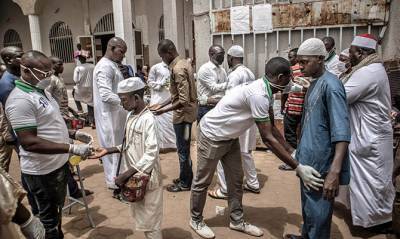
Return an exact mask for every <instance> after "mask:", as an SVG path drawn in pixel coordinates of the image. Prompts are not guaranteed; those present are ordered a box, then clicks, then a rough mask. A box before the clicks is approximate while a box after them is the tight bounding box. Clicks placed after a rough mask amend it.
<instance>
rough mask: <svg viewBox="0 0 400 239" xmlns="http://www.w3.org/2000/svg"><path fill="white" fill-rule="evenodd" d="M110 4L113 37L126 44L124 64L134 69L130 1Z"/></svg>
mask: <svg viewBox="0 0 400 239" xmlns="http://www.w3.org/2000/svg"><path fill="white" fill-rule="evenodd" d="M112 3H113V13H114V31H115V36H116V37H120V38H122V39H124V41H125V42H126V46H127V51H126V54H125V62H126V64H129V65H132V66H133V67H134V69H136V61H135V55H136V51H135V38H134V35H133V29H132V7H131V0H113V1H112Z"/></svg>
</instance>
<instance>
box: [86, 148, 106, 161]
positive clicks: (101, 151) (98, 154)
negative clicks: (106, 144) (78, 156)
mask: <svg viewBox="0 0 400 239" xmlns="http://www.w3.org/2000/svg"><path fill="white" fill-rule="evenodd" d="M106 154H108V151H107V149H105V148H97V149H95V150H94V153H93V154H92V155H90V156H89V157H88V158H89V159H98V158H101V157H103V156H104V155H106Z"/></svg>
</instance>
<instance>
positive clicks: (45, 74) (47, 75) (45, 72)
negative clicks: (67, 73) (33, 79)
mask: <svg viewBox="0 0 400 239" xmlns="http://www.w3.org/2000/svg"><path fill="white" fill-rule="evenodd" d="M21 67H22V68H23V69H28V70H29V71H30V72H31V73H32V74H33V75H35V74H34V73H33V72H32V70H31V69H33V70H35V71H37V72H39V73H40V74H42V75H43V78H47V77H50V76H52V75H53V74H54V72H53V71H52V70H50V71H42V70H39V69H37V68H34V67H32V68H30V67H27V66H24V65H22V64H21Z"/></svg>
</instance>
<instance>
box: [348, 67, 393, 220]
mask: <svg viewBox="0 0 400 239" xmlns="http://www.w3.org/2000/svg"><path fill="white" fill-rule="evenodd" d="M344 87H345V89H346V95H347V102H348V104H349V111H350V127H351V143H350V146H349V155H350V166H351V167H350V169H351V171H350V175H351V180H350V201H351V214H352V218H353V224H354V225H357V226H363V227H370V226H374V225H378V224H381V223H385V222H389V221H390V220H391V219H392V206H393V200H394V197H395V190H394V187H393V184H392V171H393V132H392V125H391V119H390V110H391V102H390V87H389V81H388V77H387V74H386V71H385V68H384V67H383V65H382V64H381V63H374V64H370V65H368V66H365V67H362V68H360V69H359V70H358V71H356V72H354V73H353V75H352V76H351V77H350V79H349V80H348V81H347V82H346V84H345V85H344Z"/></svg>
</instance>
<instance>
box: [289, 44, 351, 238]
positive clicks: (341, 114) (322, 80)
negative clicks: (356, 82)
mask: <svg viewBox="0 0 400 239" xmlns="http://www.w3.org/2000/svg"><path fill="white" fill-rule="evenodd" d="M297 54H298V62H299V64H300V70H301V72H302V73H303V75H304V76H305V77H311V79H310V81H311V84H310V87H309V88H308V90H307V94H306V98H305V102H304V111H303V119H302V131H301V136H300V142H299V145H298V147H297V151H296V153H295V158H296V159H297V160H298V162H299V163H300V164H304V165H308V166H310V167H313V168H315V169H316V170H317V171H318V173H319V174H320V175H321V176H322V178H324V184H323V189H322V190H321V189H319V188H316V187H309V186H307V185H306V184H301V186H300V187H301V203H302V214H303V221H304V222H303V228H302V236H295V235H291V234H288V235H285V237H284V238H286V239H297V238H298V239H300V238H307V239H319V238H324V239H329V238H330V228H331V222H332V211H333V202H334V198H335V196H337V193H338V189H339V184H342V185H346V184H348V183H349V180H350V175H349V170H350V169H349V162H348V157H347V148H348V144H349V141H350V125H349V117H348V110H347V103H346V93H345V90H344V87H343V84H342V83H341V82H340V81H339V79H338V78H337V76H335V75H334V74H332V73H331V72H329V71H327V70H326V69H325V67H324V58H325V55H326V54H327V53H326V50H325V46H324V43H323V42H322V41H321V40H320V39H318V38H310V39H308V40H306V41H304V42H303V43H302V44H301V46H300V47H299V50H298V52H297Z"/></svg>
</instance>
